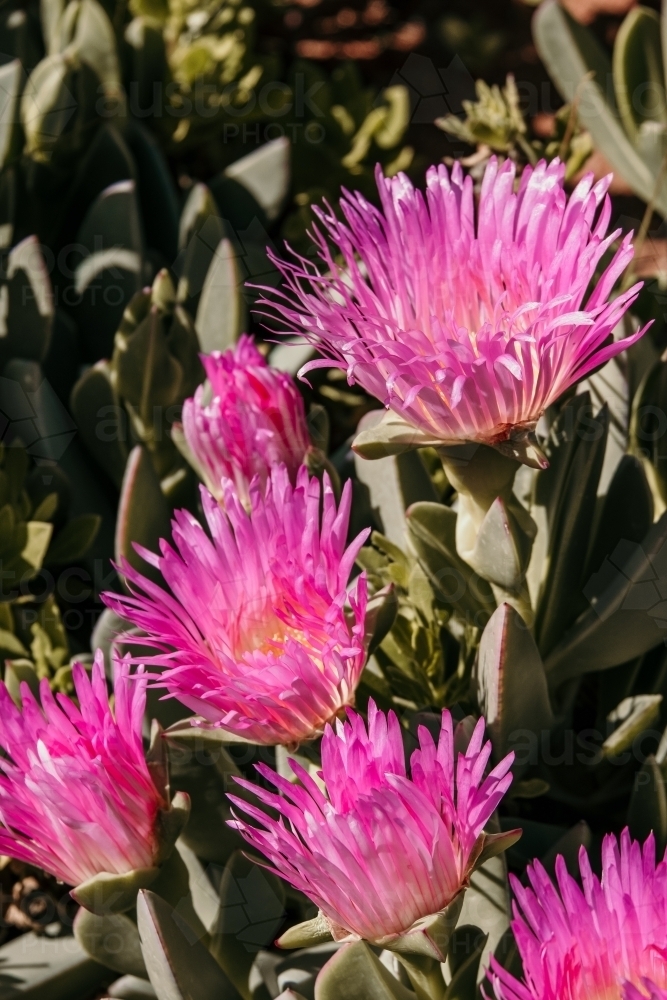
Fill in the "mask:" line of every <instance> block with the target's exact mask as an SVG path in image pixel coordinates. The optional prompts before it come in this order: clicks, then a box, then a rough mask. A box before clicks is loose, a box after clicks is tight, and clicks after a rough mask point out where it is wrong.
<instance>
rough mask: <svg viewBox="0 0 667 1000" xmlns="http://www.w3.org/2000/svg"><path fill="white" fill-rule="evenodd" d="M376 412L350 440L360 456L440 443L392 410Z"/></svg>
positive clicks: (377, 455)
mask: <svg viewBox="0 0 667 1000" xmlns="http://www.w3.org/2000/svg"><path fill="white" fill-rule="evenodd" d="M274 353H275V352H274ZM378 413H381V411H377V412H375V411H374V412H373V413H372V414H368V416H367V417H365V418H364V422H363V423H360V426H361V428H362V429H361V430H360V431H359V432H358V434H357V436H356V437H355V439H354V441H353V442H352V450H353V451H354V452H355V453H356V454H357V455H359V456H360V457H361V458H365V459H368V460H369V461H373V460H374V459H378V458H387V457H388V456H389V455H402V454H403V452H406V451H412V449H413V448H438V447H440V446H441V445H442V444H443V442H442V440H441V439H440V438H435V437H432V436H429V435H428V434H426V433H425V432H424V431H422V430H419V428H418V427H414V426H413V425H412V424H409V423H407V421H405V420H403V419H402V418H401V417H399V416H398V414H396V413H394V412H393V410H385V412H384V413H383V414H382V416H381V418H380V419H379V420H378ZM364 424H365V426H364Z"/></svg>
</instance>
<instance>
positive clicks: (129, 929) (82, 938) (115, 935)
mask: <svg viewBox="0 0 667 1000" xmlns="http://www.w3.org/2000/svg"><path fill="white" fill-rule="evenodd" d="M74 937H75V938H76V939H77V941H78V942H79V944H80V945H81V947H82V948H83V949H84V950H85V951H87V952H88V954H89V955H90V957H91V958H94V959H95V961H96V962H100V963H101V964H102V965H106V966H107V968H109V969H113V970H114V971H115V972H122V973H126V974H128V975H131V976H140V977H142V978H145V977H146V965H145V963H144V959H143V956H142V954H141V942H140V940H139V931H138V930H137V925H136V924H135V922H134V921H133V920H130V918H129V917H128V916H126V915H125V914H124V913H108V914H105V915H104V916H98V915H97V914H95V913H91V912H90V910H86V909H84V908H83V907H81V909H80V910H79V912H78V913H77V915H76V917H75V918H74Z"/></svg>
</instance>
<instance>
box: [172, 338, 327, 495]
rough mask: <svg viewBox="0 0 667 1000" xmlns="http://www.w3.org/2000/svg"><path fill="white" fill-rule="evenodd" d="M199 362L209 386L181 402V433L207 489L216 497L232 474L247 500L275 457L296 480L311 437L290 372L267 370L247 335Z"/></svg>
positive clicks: (264, 478) (263, 480)
mask: <svg viewBox="0 0 667 1000" xmlns="http://www.w3.org/2000/svg"><path fill="white" fill-rule="evenodd" d="M201 360H202V363H203V365H204V368H205V369H206V374H207V376H208V384H207V383H204V384H203V385H200V386H199V388H198V389H197V391H196V392H195V394H194V396H193V397H192V398H191V399H186V401H185V403H184V404H183V424H182V428H181V433H182V436H183V439H184V441H185V445H186V451H187V453H188V459H189V460H190V462H191V463H192V465H193V466H194V468H195V469H196V471H197V472H198V474H199V475H200V477H201V479H202V480H203V482H204V483H206V486H207V487H208V488H209V490H210V491H211V493H213V495H214V496H215V497H216V498H217V499H218V500H219V499H221V498H222V486H221V482H222V480H223V479H231V480H232V482H233V483H234V485H235V487H236V490H237V492H238V494H239V496H240V497H241V498H242V499H243V501H244V502H247V501H248V498H249V490H250V482H251V480H252V479H253V477H254V476H259V477H260V481H261V483H262V486H263V485H264V484H265V483H266V479H267V476H268V473H269V469H270V468H271V466H273V465H276V464H278V463H282V464H283V465H285V466H286V468H287V469H288V471H289V474H290V478H291V480H292V482H294V480H295V478H296V473H297V470H298V469H299V466H300V465H301V464H302V462H303V460H304V457H305V455H306V454H307V452H308V451H309V449H310V448H311V443H310V438H309V437H308V427H307V425H306V414H305V410H304V405H303V398H302V397H301V394H300V393H299V391H298V389H297V387H296V386H295V384H294V381H293V380H292V378H291V377H290V376H289V375H287V374H285V373H284V372H280V371H278V370H277V369H275V368H270V367H269V365H267V363H266V361H265V360H264V358H263V357H262V355H261V354H260V353H259V351H258V350H257V348H256V347H255V344H254V342H253V339H252V337H248V336H246V335H245V334H244V335H243V336H242V337H241V338H240V340H239V341H238V343H237V344H236V346H235V347H233V348H231V349H230V350H228V351H225V353H224V354H221V353H220V352H219V351H215V352H214V353H213V354H209V355H202V359H201ZM177 432H178V431H177Z"/></svg>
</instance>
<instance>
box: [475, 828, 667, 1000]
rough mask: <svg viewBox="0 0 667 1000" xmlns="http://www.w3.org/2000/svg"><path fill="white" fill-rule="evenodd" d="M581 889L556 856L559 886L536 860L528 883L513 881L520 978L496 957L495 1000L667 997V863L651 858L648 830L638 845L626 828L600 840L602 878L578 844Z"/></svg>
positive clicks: (656, 999) (493, 964)
mask: <svg viewBox="0 0 667 1000" xmlns="http://www.w3.org/2000/svg"><path fill="white" fill-rule="evenodd" d="M579 867H580V870H581V878H582V882H583V891H582V889H580V888H579V885H578V884H577V882H576V881H575V880H574V879H573V878H572V876H571V875H569V874H568V872H567V868H566V867H565V861H564V860H563V858H562V857H559V858H558V860H557V862H556V881H557V887H556V886H555V885H554V884H553V883H552V881H551V879H550V878H549V876H548V875H547V873H546V872H545V870H544V868H543V867H542V865H541V864H540V863H539V861H535V862H534V863H533V864H532V865H531V866H530V867H529V868H528V877H529V879H530V886H531V887H530V888H528V887H524V886H522V885H521V883H520V882H519V881H518V879H515V878H513V879H512V887H513V889H514V894H515V896H516V903H515V904H514V920H513V922H512V929H513V931H514V937H515V938H516V943H517V947H518V949H519V953H520V955H521V958H522V959H523V969H524V980H523V981H521V982H519V981H518V980H517V979H515V978H514V976H512V975H510V973H509V972H507V971H506V970H505V969H503V968H502V967H501V966H500V965H499V964H498V963H497V962H496V961H495V960H494V959H492V960H491V969H490V970H489V973H488V975H489V978H490V980H491V982H492V983H493V987H494V990H495V994H496V997H497V998H498V1000H646V998H647V997H650V998H651V1000H667V863H666V862H665V861H664V860H663V861H661V862H660V864H658V865H657V867H656V863H655V841H654V838H653V834H651V835H650V836H649V837H648V839H647V840H646V843H645V844H644V847H643V850H642V848H641V847H640V845H639V843H638V842H637V841H632V840H631V839H630V835H629V833H628V831H627V829H626V830H624V831H623V833H622V834H621V844H620V850H619V847H618V844H617V841H616V838H615V837H613V836H607V837H605V839H604V842H603V846H602V878H601V879H599V878H598V877H597V876H596V875H594V874H593V873H592V871H591V866H590V863H589V860H588V855H587V854H586V851H585V850H584V848H583V847H582V848H581V850H580V852H579Z"/></svg>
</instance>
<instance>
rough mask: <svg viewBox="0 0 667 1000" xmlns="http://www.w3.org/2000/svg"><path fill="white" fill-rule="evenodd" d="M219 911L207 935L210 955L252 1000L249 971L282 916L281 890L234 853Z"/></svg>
mask: <svg viewBox="0 0 667 1000" xmlns="http://www.w3.org/2000/svg"><path fill="white" fill-rule="evenodd" d="M219 895H220V908H219V910H218V916H217V920H216V922H215V924H214V926H213V929H212V931H211V946H210V950H211V954H212V955H213V957H214V958H215V959H216V961H217V962H218V963H219V964H220V965H221V966H222V968H223V969H224V970H225V972H226V973H227V975H228V976H229V979H230V980H231V982H232V983H233V984H234V985H235V987H236V988H237V990H238V991H239V993H240V994H241V996H242V997H243V998H244V1000H252V991H251V987H250V983H249V979H248V977H249V975H250V969H251V967H252V964H253V961H254V959H255V956H256V954H257V952H258V951H259V950H260V948H262V947H264V946H266V945H268V944H271V943H272V941H273V939H274V938H275V936H276V934H277V932H278V930H279V928H280V925H281V923H282V922H283V920H284V916H285V889H284V886H283V884H282V883H281V882H280V880H279V879H277V878H276V876H275V875H272V874H271V873H270V872H268V871H266V869H264V868H262V867H260V865H258V864H257V863H255V862H254V861H252V860H250V859H249V858H247V857H246V856H245V854H244V853H243V852H242V851H235V852H234V853H233V854H232V856H231V857H230V859H229V861H228V862H227V865H226V866H225V870H224V872H223V875H222V880H221V882H220V892H219Z"/></svg>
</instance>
